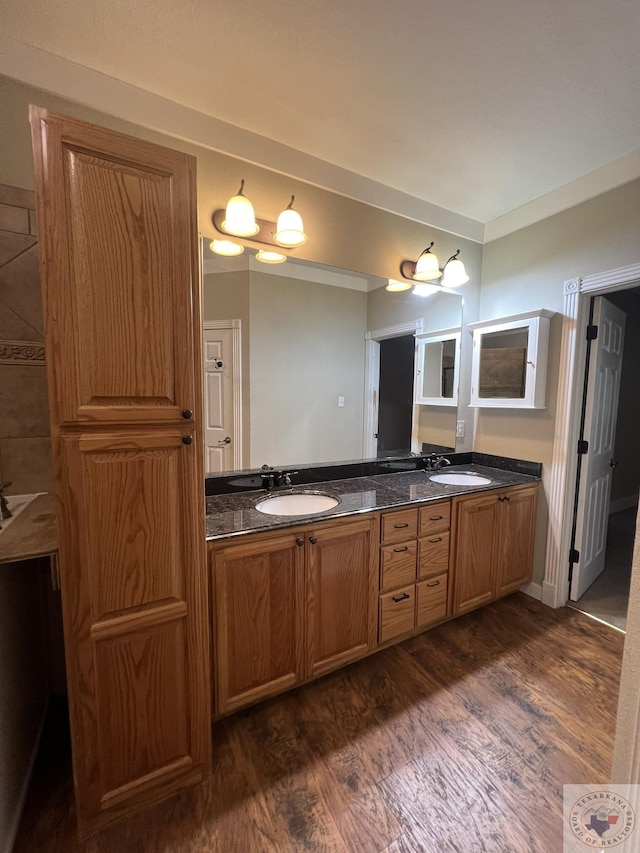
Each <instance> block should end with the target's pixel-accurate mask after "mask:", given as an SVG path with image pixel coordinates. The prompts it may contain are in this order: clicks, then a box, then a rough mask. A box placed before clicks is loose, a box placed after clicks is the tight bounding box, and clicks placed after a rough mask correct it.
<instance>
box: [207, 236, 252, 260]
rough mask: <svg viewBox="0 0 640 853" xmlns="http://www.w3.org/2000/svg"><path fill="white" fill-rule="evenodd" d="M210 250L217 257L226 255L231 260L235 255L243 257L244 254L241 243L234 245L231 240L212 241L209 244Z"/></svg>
mask: <svg viewBox="0 0 640 853" xmlns="http://www.w3.org/2000/svg"><path fill="white" fill-rule="evenodd" d="M209 248H210V249H211V251H212V252H215V253H216V255H225V256H226V257H229V258H230V257H233V256H234V255H241V254H242V253H243V252H244V246H241V245H240V244H239V243H232V242H231V240H212V241H211V243H209Z"/></svg>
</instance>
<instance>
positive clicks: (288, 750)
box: [15, 593, 624, 853]
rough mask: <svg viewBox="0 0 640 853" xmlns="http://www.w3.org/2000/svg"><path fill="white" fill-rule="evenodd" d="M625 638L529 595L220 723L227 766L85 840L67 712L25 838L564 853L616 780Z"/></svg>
mask: <svg viewBox="0 0 640 853" xmlns="http://www.w3.org/2000/svg"><path fill="white" fill-rule="evenodd" d="M623 641H624V637H623V636H622V635H621V634H620V633H619V632H617V631H614V630H613V629H610V628H608V627H607V626H605V625H601V624H599V623H597V622H595V621H593V620H591V619H589V618H588V617H587V616H585V615H584V614H581V613H579V612H577V611H575V610H571V609H568V608H565V609H563V610H559V611H553V610H550V609H549V608H546V607H544V606H543V605H541V604H539V603H538V602H536V601H534V600H533V599H531V598H529V597H527V596H525V595H522V594H520V593H517V594H516V595H515V596H511V597H510V598H507V599H503V600H502V601H499V602H497V603H495V604H493V605H490V606H488V607H485V608H483V609H481V610H478V611H475V612H473V613H469V614H467V615H466V616H463V617H461V618H459V619H457V620H456V621H454V622H449V623H447V624H446V625H442V626H440V627H439V628H436V629H434V630H431V631H429V632H427V633H425V634H422V635H421V636H419V637H416V638H414V639H412V640H409V641H407V642H405V643H402V644H401V645H398V646H394V647H393V648H390V649H387V650H386V651H384V652H380V653H378V654H376V655H373V656H372V657H370V658H368V659H367V660H364V661H361V662H359V663H356V664H353V665H351V666H349V667H347V668H345V669H343V670H341V671H339V672H337V673H334V674H332V675H329V676H326V677H325V678H323V679H321V680H320V681H317V682H315V683H313V684H309V685H306V686H304V687H301V688H299V689H297V690H294V691H293V692H291V693H288V694H285V695H283V696H280V697H278V698H276V699H272V700H270V701H267V702H264V703H262V704H261V705H257V706H255V707H253V708H249V709H247V710H245V711H242V712H240V713H238V714H236V715H235V716H233V717H229V718H227V719H226V720H224V721H222V722H221V723H218V724H216V725H215V726H214V729H213V743H214V747H213V766H214V776H213V778H212V779H211V780H210V781H209V782H207V783H206V784H205V785H203V786H201V787H199V788H198V789H196V790H194V791H192V792H188V793H183V794H180V795H179V796H177V797H175V798H174V799H172V800H170V801H168V802H165V803H162V804H160V805H158V806H156V807H154V808H152V809H150V810H149V811H147V812H145V813H144V814H142V815H139V816H137V817H136V818H134V819H132V820H129V821H127V822H126V823H123V824H120V825H118V826H115V827H112V828H111V829H108V830H106V831H104V832H103V833H102V834H101V835H99V836H97V837H95V838H93V839H92V840H91V841H89V842H87V844H86V845H85V846H84V847H81V846H80V845H78V843H77V841H76V839H75V817H74V807H73V798H72V785H71V771H70V760H69V754H68V749H69V747H68V739H65V738H64V736H61V734H60V725H59V723H58V725H57V726H56V725H55V721H54V723H53V724H52V726H51V729H50V731H49V732H48V735H47V738H46V740H45V743H44V745H43V750H42V753H41V756H40V759H39V761H38V765H37V768H36V774H35V777H34V781H33V784H32V788H31V790H30V793H29V797H28V800H27V805H26V808H25V812H24V817H23V821H22V824H21V827H20V831H19V835H18V839H17V842H16V846H15V853H21V851H60V853H63V852H64V853H70V852H71V851H79V850H84V851H85V853H107V851H118V853H129V851H136V853H147V851H148V852H149V853H151V851H153V853H169V851H171V853H187V851H188V852H189V853H196V851H205V853H209V852H211V853H261V851H265V853H272V852H273V851H277V853H289V851H296V853H298V851H313V853H316V851H318V852H319V853H320V851H322V853H325V851H326V853H329V851H341V853H345V852H346V851H348V853H382V851H384V853H443V852H444V853H449V851H452V852H453V851H457V853H470V851H473V853H477V851H488V853H494V851H496V853H502V851H505V853H542V851H544V853H560V851H561V850H562V822H561V816H562V785H563V784H565V783H593V784H600V783H603V782H606V781H608V775H609V771H610V762H611V753H612V747H613V733H614V727H615V713H616V705H617V696H618V680H619V676H620V667H621V659H622V646H623Z"/></svg>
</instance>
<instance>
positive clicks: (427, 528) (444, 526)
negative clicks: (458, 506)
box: [418, 501, 451, 536]
mask: <svg viewBox="0 0 640 853" xmlns="http://www.w3.org/2000/svg"><path fill="white" fill-rule="evenodd" d="M450 524H451V501H443V502H442V503H437V504H429V506H423V507H422V508H421V510H420V525H419V532H418V536H426V535H427V534H429V533H439V532H441V531H442V530H448V529H449V527H450Z"/></svg>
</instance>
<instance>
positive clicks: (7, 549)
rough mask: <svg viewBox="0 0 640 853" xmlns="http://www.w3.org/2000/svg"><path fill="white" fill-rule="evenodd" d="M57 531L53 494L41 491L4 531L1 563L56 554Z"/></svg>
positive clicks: (0, 544) (1, 542) (0, 535)
mask: <svg viewBox="0 0 640 853" xmlns="http://www.w3.org/2000/svg"><path fill="white" fill-rule="evenodd" d="M57 549H58V531H57V528H56V512H55V506H54V498H53V495H49V494H47V495H38V497H37V498H34V500H32V501H31V503H30V504H29V506H28V507H27V508H26V509H25V510H23V511H22V512H21V513H20V515H19V516H18V517H17V518H16V519H15V521H14V522H13V523H12V524H11V526H10V527H8V528H7V529H6V530H5V531H4V533H1V534H0V563H14V562H18V561H19V560H29V559H31V558H32V557H44V556H46V555H48V554H55V552H56V551H57Z"/></svg>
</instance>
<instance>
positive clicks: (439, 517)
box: [429, 515, 444, 521]
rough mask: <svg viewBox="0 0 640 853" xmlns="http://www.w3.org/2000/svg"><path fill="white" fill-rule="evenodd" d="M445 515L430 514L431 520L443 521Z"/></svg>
mask: <svg viewBox="0 0 640 853" xmlns="http://www.w3.org/2000/svg"><path fill="white" fill-rule="evenodd" d="M443 517H444V516H442V515H430V516H429V521H442V519H443Z"/></svg>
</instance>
